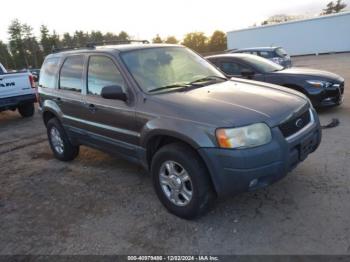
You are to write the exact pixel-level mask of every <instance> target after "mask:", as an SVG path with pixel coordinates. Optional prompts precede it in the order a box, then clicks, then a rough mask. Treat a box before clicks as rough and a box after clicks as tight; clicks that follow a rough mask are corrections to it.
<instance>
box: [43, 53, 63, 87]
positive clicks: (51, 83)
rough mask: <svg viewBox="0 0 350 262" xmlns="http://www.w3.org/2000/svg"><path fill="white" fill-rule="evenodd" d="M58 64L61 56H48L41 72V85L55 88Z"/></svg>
mask: <svg viewBox="0 0 350 262" xmlns="http://www.w3.org/2000/svg"><path fill="white" fill-rule="evenodd" d="M58 64H59V58H57V57H53V58H48V59H46V60H45V62H44V64H43V66H42V69H41V72H40V80H39V85H40V86H41V87H47V88H55V86H56V74H57V72H58Z"/></svg>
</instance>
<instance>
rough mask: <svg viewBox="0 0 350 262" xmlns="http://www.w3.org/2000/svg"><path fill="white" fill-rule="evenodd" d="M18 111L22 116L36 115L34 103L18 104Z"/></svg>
mask: <svg viewBox="0 0 350 262" xmlns="http://www.w3.org/2000/svg"><path fill="white" fill-rule="evenodd" d="M18 112H19V113H20V114H21V116H22V117H31V116H33V115H34V112H35V107H34V103H26V104H23V105H20V106H18Z"/></svg>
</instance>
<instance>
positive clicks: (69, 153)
mask: <svg viewBox="0 0 350 262" xmlns="http://www.w3.org/2000/svg"><path fill="white" fill-rule="evenodd" d="M46 128H47V136H48V139H49V143H50V147H51V150H52V152H53V154H54V156H55V157H56V158H57V159H59V160H61V161H71V160H73V159H75V158H76V157H77V156H78V154H79V146H76V145H73V144H72V143H71V141H70V140H69V137H68V136H67V134H66V132H65V130H64V128H63V127H62V125H61V123H60V121H59V120H58V119H57V118H52V119H50V120H49V121H48V123H47V125H46ZM53 128H55V131H58V134H59V136H60V138H61V140H62V145H63V147H62V152H59V151H58V150H57V149H56V148H55V146H54V142H53V138H52V134H51V131H52V129H53Z"/></svg>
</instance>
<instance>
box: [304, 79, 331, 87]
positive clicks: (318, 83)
mask: <svg viewBox="0 0 350 262" xmlns="http://www.w3.org/2000/svg"><path fill="white" fill-rule="evenodd" d="M306 82H307V83H309V84H310V85H312V86H313V87H318V88H327V87H330V86H331V85H332V84H333V83H331V82H327V81H321V80H307V81H306Z"/></svg>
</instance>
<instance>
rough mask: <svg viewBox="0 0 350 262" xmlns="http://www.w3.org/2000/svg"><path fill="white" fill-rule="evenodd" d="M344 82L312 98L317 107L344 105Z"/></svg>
mask: <svg viewBox="0 0 350 262" xmlns="http://www.w3.org/2000/svg"><path fill="white" fill-rule="evenodd" d="M343 98H344V82H343V83H341V84H337V85H335V86H332V87H330V88H327V89H324V90H322V91H321V92H319V93H318V94H314V95H312V96H311V97H310V99H311V101H312V104H313V105H314V106H315V107H329V106H337V105H340V104H342V103H343Z"/></svg>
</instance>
